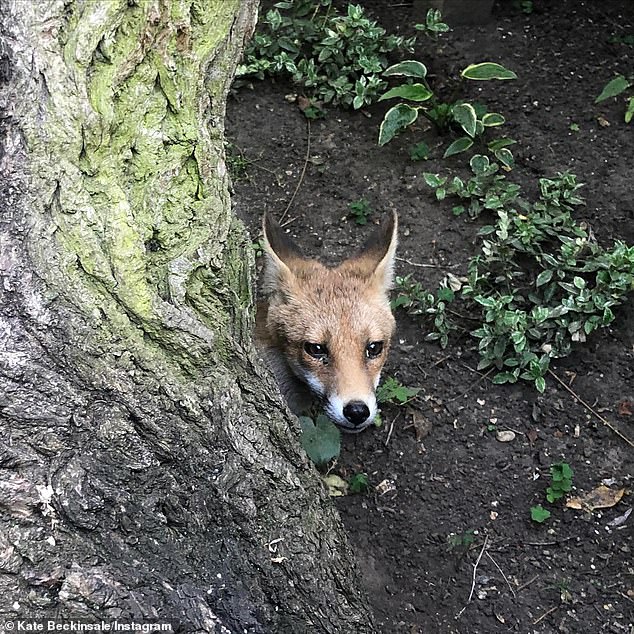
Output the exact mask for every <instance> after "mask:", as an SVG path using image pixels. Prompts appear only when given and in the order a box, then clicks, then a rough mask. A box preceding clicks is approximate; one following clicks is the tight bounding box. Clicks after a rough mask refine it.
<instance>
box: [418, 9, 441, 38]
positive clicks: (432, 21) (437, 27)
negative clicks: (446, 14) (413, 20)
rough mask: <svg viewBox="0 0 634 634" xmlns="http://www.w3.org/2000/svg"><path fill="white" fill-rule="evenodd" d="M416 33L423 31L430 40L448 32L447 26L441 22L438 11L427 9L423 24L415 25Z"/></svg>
mask: <svg viewBox="0 0 634 634" xmlns="http://www.w3.org/2000/svg"><path fill="white" fill-rule="evenodd" d="M414 28H415V29H416V30H417V31H423V32H424V33H426V34H427V35H429V36H430V37H432V38H437V37H438V36H439V35H440V34H441V33H446V32H447V31H449V25H448V24H445V23H444V22H443V21H442V15H441V13H440V11H439V10H438V9H428V10H427V14H426V15H425V22H423V23H422V24H415V25H414Z"/></svg>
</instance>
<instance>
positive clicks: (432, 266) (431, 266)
mask: <svg viewBox="0 0 634 634" xmlns="http://www.w3.org/2000/svg"><path fill="white" fill-rule="evenodd" d="M396 259H397V260H398V261H399V262H406V263H407V264H409V265H410V266H417V267H419V268H421V269H455V268H456V266H457V264H446V265H445V264H423V263H421V262H412V261H411V260H408V259H407V258H399V257H398V256H397V257H396Z"/></svg>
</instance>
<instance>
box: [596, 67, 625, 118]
mask: <svg viewBox="0 0 634 634" xmlns="http://www.w3.org/2000/svg"><path fill="white" fill-rule="evenodd" d="M632 86H634V79H627V78H626V77H624V76H623V75H617V76H616V77H614V78H613V79H611V80H610V81H609V82H608V83H607V84H606V85H605V86H604V87H603V90H602V91H601V93H600V94H599V96H598V97H597V98H596V99H595V100H594V103H601V102H602V101H605V100H606V99H610V98H612V97H618V96H619V95H620V94H622V93H624V92H625V91H626V90H628V89H629V88H631V87H632ZM633 117H634V95H632V96H631V97H628V99H627V103H626V106H625V123H629V122H630V121H631V120H632V118H633Z"/></svg>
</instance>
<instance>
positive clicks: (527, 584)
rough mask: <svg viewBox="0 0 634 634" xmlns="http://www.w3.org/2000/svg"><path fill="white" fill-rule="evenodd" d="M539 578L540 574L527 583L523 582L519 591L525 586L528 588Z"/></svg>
mask: <svg viewBox="0 0 634 634" xmlns="http://www.w3.org/2000/svg"><path fill="white" fill-rule="evenodd" d="M537 579H539V575H535V576H534V577H533V578H532V579H529V580H528V581H527V582H526V583H523V584H522V585H521V586H520V587H519V588H518V589H517V591H518V592H521V591H522V590H523V589H524V588H528V586H530V585H531V583H533V582H534V581H537Z"/></svg>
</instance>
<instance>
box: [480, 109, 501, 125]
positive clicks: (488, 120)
mask: <svg viewBox="0 0 634 634" xmlns="http://www.w3.org/2000/svg"><path fill="white" fill-rule="evenodd" d="M505 122H506V119H505V118H504V117H503V116H502V115H501V114H498V113H497V112H487V113H486V114H485V115H484V116H483V117H482V125H484V126H486V127H487V128H492V127H494V126H498V125H503V124H504V123H505Z"/></svg>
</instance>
